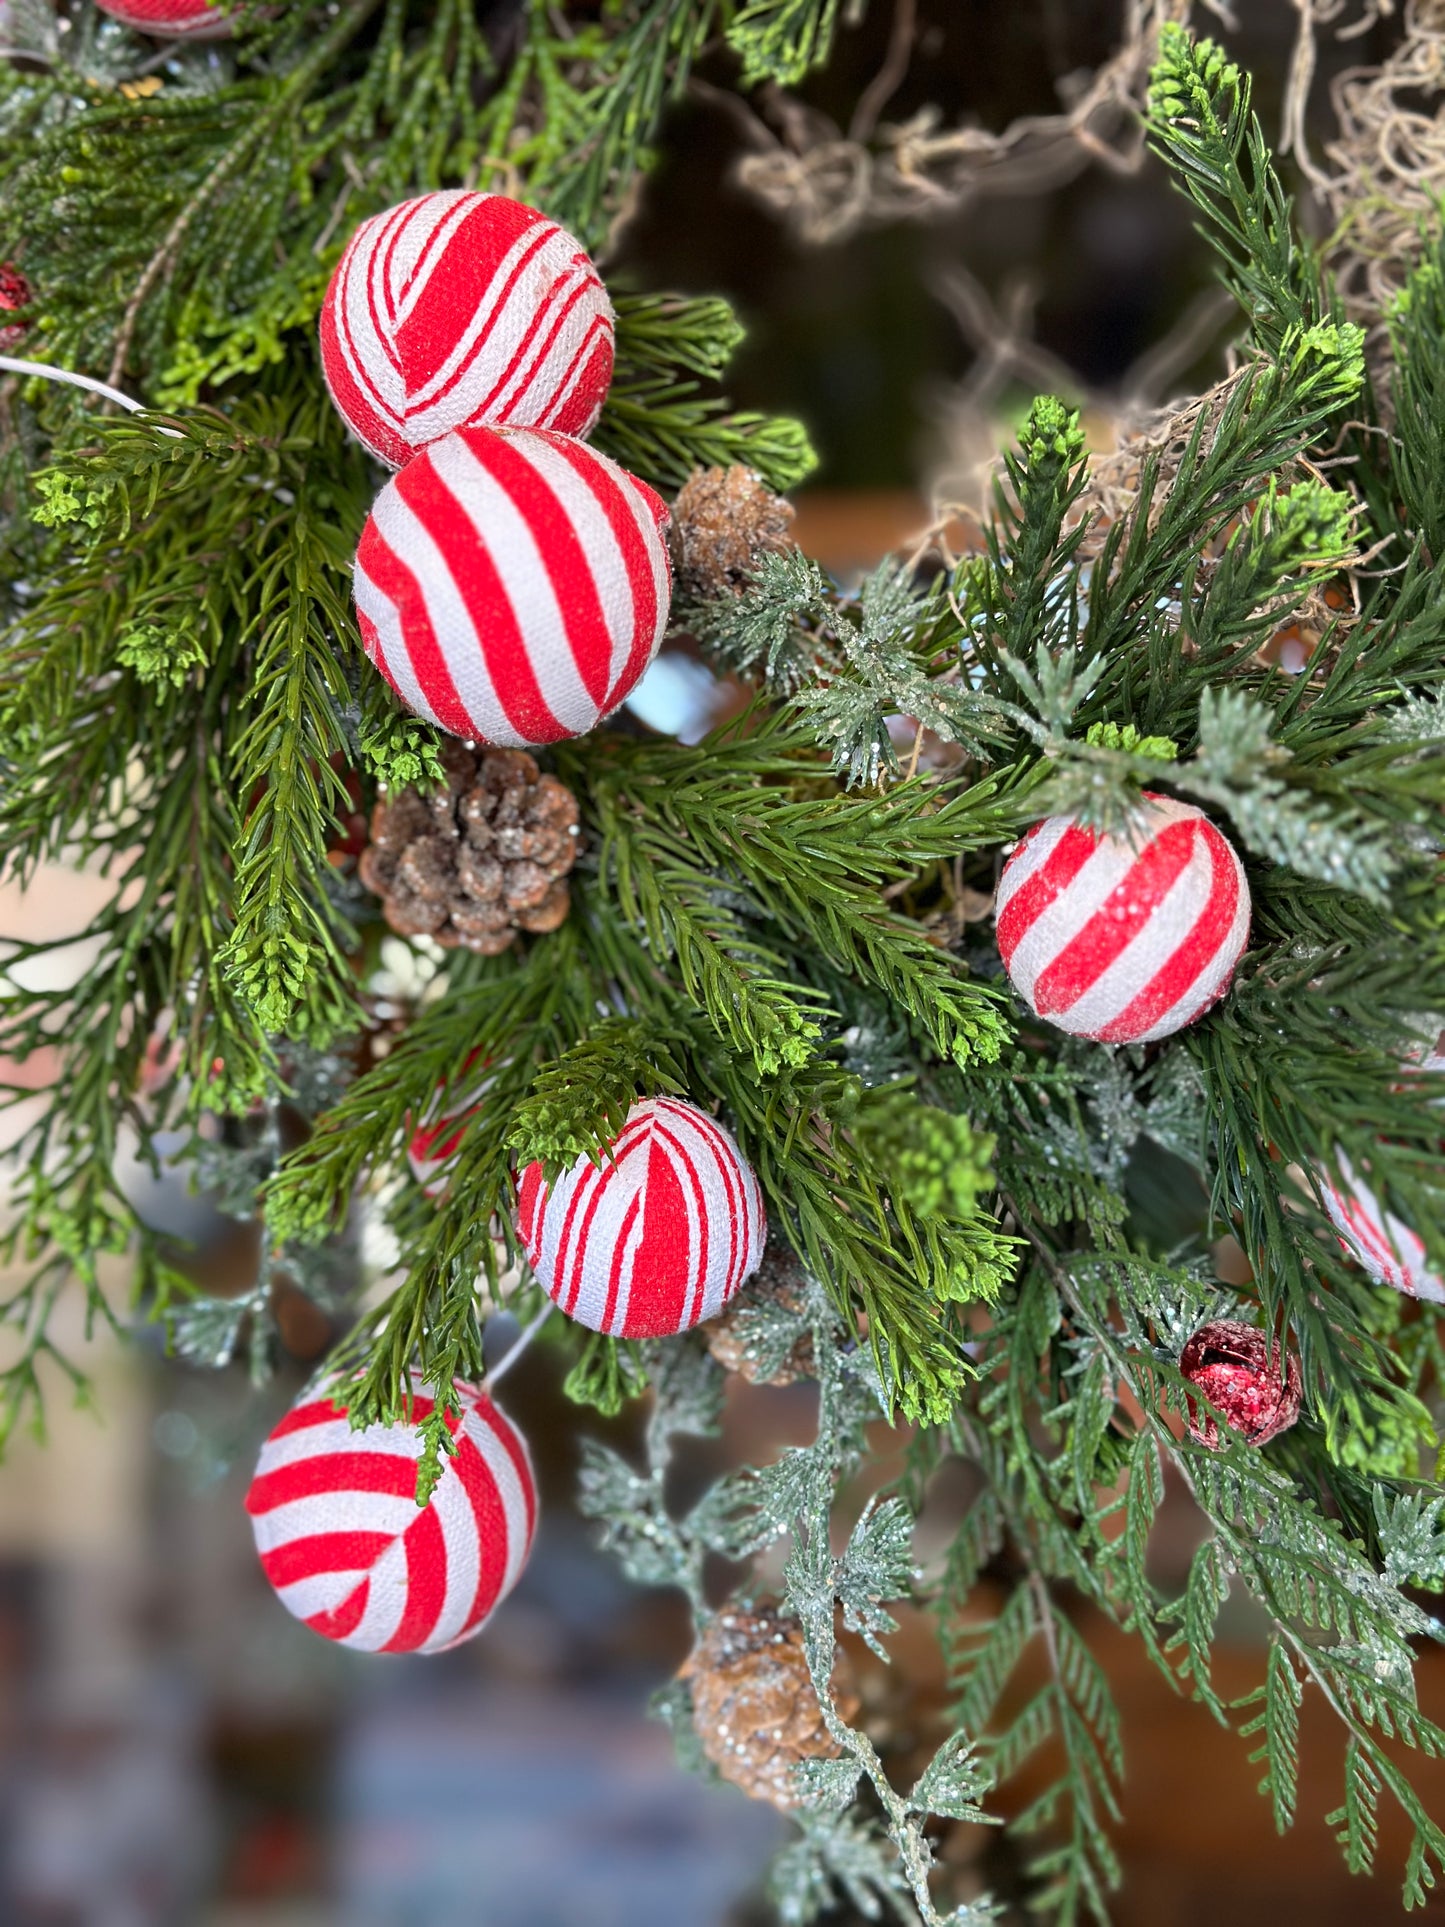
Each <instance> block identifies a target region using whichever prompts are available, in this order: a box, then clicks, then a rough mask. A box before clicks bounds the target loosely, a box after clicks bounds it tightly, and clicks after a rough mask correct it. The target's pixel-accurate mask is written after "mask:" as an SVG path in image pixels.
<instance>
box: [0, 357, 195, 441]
mask: <svg viewBox="0 0 1445 1927" xmlns="http://www.w3.org/2000/svg"><path fill="white" fill-rule="evenodd" d="M0 370H3V371H4V372H5V373H6V374H7V375H39V376H41V377H42V378H43V379H44V380H46V381H65V382H69V384H70V386H71V387H72V388H85V389H88V390H89V392H90V393H91V394H92V395H104V396H105V399H106V400H107V401H114V402H119V403H120V405H121V407H122V408H128V409H129V410H130V412H131V414H133V415H140V414H143V413H144V412H145V403H144V402H142V401H134V400H132V398H131V397H130V396H129V395H123V394H122V393H121V392H120V390H119V389H118V388H112V387H111V386H110V384H109V383H108V382H104V381H97V380H96V379H95V377H94V375H77V374H76V373H75V372H74V370H73V369H70V368H53V367H51V365H50V363H49V362H48V361H19V360H17V359H16V358H15V357H14V356H13V355H0ZM176 432H177V431H176V430H175V429H174V428H168V429H165V430H164V431H163V433H165V434H168V435H174V434H175V433H176Z"/></svg>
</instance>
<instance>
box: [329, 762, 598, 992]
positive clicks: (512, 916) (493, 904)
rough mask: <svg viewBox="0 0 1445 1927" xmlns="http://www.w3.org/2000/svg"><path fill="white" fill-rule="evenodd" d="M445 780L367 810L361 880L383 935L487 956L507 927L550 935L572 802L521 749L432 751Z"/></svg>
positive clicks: (569, 856)
mask: <svg viewBox="0 0 1445 1927" xmlns="http://www.w3.org/2000/svg"><path fill="white" fill-rule="evenodd" d="M441 761H442V768H443V770H444V771H445V772H446V783H445V786H444V787H443V788H441V789H438V790H436V791H434V792H432V793H431V794H430V795H427V796H422V795H420V794H419V793H418V792H417V791H416V790H414V789H404V790H399V791H398V792H397V793H396V795H394V796H389V797H386V798H385V799H384V800H383V801H381V802H379V803H378V804H377V806H376V808H375V810H374V811H373V812H372V818H371V843H370V846H369V847H368V848H367V849H366V850H365V851H364V852H363V854H362V858H361V863H360V875H361V880H362V882H363V883H364V884H365V885H366V887H367V889H368V890H372V891H374V892H375V893H376V895H377V896H379V897H380V898H381V902H382V910H383V912H384V914H385V916H386V920H387V922H388V923H389V924H390V925H391V927H392V929H393V930H395V931H397V932H398V934H399V935H401V936H403V937H415V936H428V937H434V938H435V939H436V941H437V942H438V943H439V944H443V945H445V946H446V947H447V948H448V949H451V948H455V947H456V946H457V945H459V944H460V945H461V946H463V947H464V948H465V949H467V950H475V951H477V952H478V953H479V954H480V955H481V956H484V957H494V956H496V955H497V954H498V953H499V952H501V951H503V950H505V949H506V948H507V947H508V946H509V945H510V944H512V943H514V942H515V941H516V936H517V932H518V931H519V930H530V931H546V930H555V929H556V928H557V927H558V925H559V924H561V923H562V922H563V921H564V919H565V918H566V915H567V909H568V901H569V899H568V894H567V885H566V882H565V881H564V879H565V877H566V875H567V872H568V871H569V870H570V869H571V868H572V865H573V864H574V863H575V862H576V860H577V849H578V831H577V799H576V797H575V796H573V794H572V792H571V791H570V790H569V789H568V788H567V786H566V785H565V784H564V783H559V782H558V780H557V778H556V777H555V776H543V775H541V774H540V772H539V771H538V769H537V765H536V763H535V762H534V761H533V760H532V758H531V757H530V756H529V755H528V754H527V752H526V751H525V750H517V749H470V748H469V747H468V746H467V745H466V744H465V743H460V742H448V743H445V744H444V745H443V746H442V750H441Z"/></svg>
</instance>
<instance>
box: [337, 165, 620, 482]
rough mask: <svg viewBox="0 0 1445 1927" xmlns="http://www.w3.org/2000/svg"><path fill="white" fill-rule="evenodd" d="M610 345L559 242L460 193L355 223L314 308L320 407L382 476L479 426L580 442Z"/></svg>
mask: <svg viewBox="0 0 1445 1927" xmlns="http://www.w3.org/2000/svg"><path fill="white" fill-rule="evenodd" d="M612 338H613V317H612V303H611V302H610V301H609V300H608V299H607V290H606V289H605V288H604V287H603V285H602V283H601V281H600V280H599V279H598V276H597V270H596V269H595V268H594V267H593V265H592V262H591V260H590V259H589V258H588V256H587V254H586V253H585V252H584V250H583V249H582V248H581V247H580V246H579V245H578V243H577V242H576V241H574V240H573V238H572V236H571V235H570V234H568V233H567V232H566V230H565V229H563V228H560V227H558V225H557V223H556V222H555V221H549V220H548V219H547V217H546V215H545V214H540V213H538V211H537V209H536V208H534V207H526V206H524V205H523V203H522V202H521V201H514V200H511V199H510V198H509V197H508V196H507V195H505V194H475V193H471V192H468V191H467V190H465V189H462V188H449V189H445V190H443V191H442V192H439V193H436V194H423V195H421V196H419V198H418V199H416V200H414V201H403V202H402V203H401V204H400V206H398V207H393V208H388V209H387V211H386V212H385V213H384V214H375V215H373V216H372V217H371V219H370V220H369V221H363V222H362V224H361V226H360V227H359V228H358V229H357V230H356V232H355V234H354V235H353V236H352V237H351V242H350V245H349V246H348V247H347V250H346V252H345V254H343V255H342V257H341V260H340V261H339V262H338V263H337V267H336V272H335V274H333V275H332V277H331V285H330V286H329V287H328V289H327V291H326V299H325V301H324V302H323V304H322V308H321V366H322V370H323V372H324V374H325V376H326V385H327V387H328V388H329V389H330V390H331V398H332V400H333V401H334V402H335V403H336V406H337V408H338V409H339V410H340V411H341V413H342V415H343V416H344V418H345V420H346V422H347V425H348V426H349V427H350V428H351V430H352V431H353V433H354V434H355V435H356V436H357V437H358V439H359V440H360V441H362V442H363V443H364V444H365V445H366V447H367V448H369V449H370V450H371V452H372V453H373V454H374V455H378V456H380V458H381V459H382V461H384V462H389V463H390V464H391V466H392V467H393V468H400V467H401V465H402V464H403V463H404V462H407V461H409V460H410V459H411V457H412V455H413V454H414V453H415V451H416V450H417V449H419V448H425V447H426V446H427V444H428V443H429V442H434V441H435V440H436V439H437V438H438V436H441V435H445V434H447V433H448V432H449V431H450V430H451V429H453V428H462V427H466V426H471V425H475V424H477V423H482V422H485V423H489V424H491V425H493V426H495V425H498V424H503V423H506V424H510V425H511V426H513V427H515V428H555V429H558V430H559V431H560V432H561V433H562V434H564V435H587V434H590V432H591V430H592V428H593V427H594V426H595V424H596V421H597V417H598V415H599V414H600V413H601V411H602V404H603V402H604V400H605V399H606V397H607V387H608V383H609V382H610V381H611V379H612Z"/></svg>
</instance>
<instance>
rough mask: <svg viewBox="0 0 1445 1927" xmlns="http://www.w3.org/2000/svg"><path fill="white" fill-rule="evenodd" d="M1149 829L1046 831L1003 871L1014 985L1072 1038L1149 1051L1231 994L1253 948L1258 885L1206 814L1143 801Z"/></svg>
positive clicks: (1156, 799)
mask: <svg viewBox="0 0 1445 1927" xmlns="http://www.w3.org/2000/svg"><path fill="white" fill-rule="evenodd" d="M1143 800H1144V805H1145V811H1144V816H1143V822H1142V826H1141V828H1140V829H1139V830H1138V832H1137V833H1136V835H1135V837H1134V838H1133V840H1132V841H1131V840H1130V839H1129V838H1127V837H1116V836H1103V835H1100V834H1099V833H1098V832H1096V831H1094V830H1087V829H1084V828H1082V827H1081V826H1080V825H1079V824H1078V823H1076V822H1075V821H1074V819H1073V818H1072V817H1068V816H1050V817H1047V818H1046V819H1045V820H1044V821H1043V822H1042V823H1039V824H1037V825H1036V826H1035V827H1034V828H1033V829H1032V830H1030V831H1029V833H1028V835H1027V836H1026V837H1025V838H1024V840H1023V842H1022V843H1020V845H1019V846H1018V848H1017V849H1016V850H1015V851H1014V853H1013V855H1012V856H1011V857H1010V858H1009V860H1008V862H1007V864H1005V866H1004V871H1003V875H1002V877H1001V878H1000V879H999V887H998V900H997V905H996V915H997V918H998V947H999V950H1000V952H1001V953H1002V956H1003V961H1004V968H1005V969H1006V970H1007V971H1008V974H1009V977H1010V979H1011V980H1012V982H1013V986H1014V988H1015V990H1017V991H1018V993H1019V995H1020V996H1021V997H1022V998H1023V1000H1024V1002H1025V1003H1026V1004H1027V1005H1028V1006H1029V1008H1030V1009H1031V1010H1033V1011H1034V1012H1035V1013H1036V1014H1037V1015H1038V1016H1040V1017H1044V1018H1047V1020H1048V1021H1049V1023H1051V1024H1054V1025H1056V1026H1057V1027H1058V1028H1059V1029H1060V1030H1065V1031H1068V1032H1069V1033H1070V1035H1071V1036H1074V1037H1088V1038H1092V1039H1094V1040H1095V1041H1096V1042H1099V1043H1107V1044H1147V1043H1150V1042H1151V1041H1152V1040H1153V1039H1154V1038H1156V1037H1168V1036H1169V1035H1170V1034H1171V1033H1172V1032H1174V1031H1176V1030H1182V1029H1183V1027H1184V1026H1185V1025H1186V1024H1192V1023H1193V1022H1194V1020H1195V1018H1196V1017H1199V1016H1202V1015H1203V1013H1204V1012H1205V1011H1206V1010H1208V1008H1209V1006H1210V1005H1211V1004H1212V1003H1214V1002H1215V1001H1216V1000H1217V999H1218V998H1220V997H1222V996H1223V995H1224V993H1225V991H1226V990H1227V989H1228V988H1229V984H1230V979H1231V978H1232V977H1233V975H1234V966H1235V965H1236V963H1238V961H1239V959H1240V956H1241V955H1242V953H1243V951H1244V946H1245V944H1246V942H1247V941H1248V939H1249V886H1248V884H1247V883H1246V881H1245V876H1244V869H1243V866H1242V865H1241V864H1240V861H1239V858H1238V857H1237V856H1236V855H1235V852H1234V849H1233V846H1232V845H1231V844H1230V843H1229V842H1228V840H1227V839H1226V838H1225V837H1223V836H1221V834H1220V833H1219V831H1218V830H1217V829H1215V827H1214V825H1213V824H1212V823H1211V822H1210V821H1209V819H1208V817H1206V816H1205V814H1204V812H1203V811H1202V810H1197V809H1195V807H1194V805H1193V804H1192V803H1179V802H1176V801H1175V800H1174V799H1173V798H1172V797H1167V796H1157V795H1154V794H1153V793H1152V792H1150V791H1146V792H1145V794H1144V799H1143Z"/></svg>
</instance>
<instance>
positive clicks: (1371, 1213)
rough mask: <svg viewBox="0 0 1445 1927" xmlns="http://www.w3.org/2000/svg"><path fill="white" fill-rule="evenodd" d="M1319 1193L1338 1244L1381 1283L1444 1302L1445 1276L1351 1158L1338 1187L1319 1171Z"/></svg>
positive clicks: (1343, 1163) (1344, 1162) (1345, 1160)
mask: <svg viewBox="0 0 1445 1927" xmlns="http://www.w3.org/2000/svg"><path fill="white" fill-rule="evenodd" d="M1317 1175H1318V1177H1319V1180H1320V1192H1321V1196H1322V1197H1323V1199H1324V1206H1325V1210H1326V1211H1327V1212H1328V1213H1329V1215H1330V1222H1331V1223H1332V1224H1333V1225H1334V1227H1335V1230H1336V1231H1338V1232H1339V1234H1340V1244H1341V1246H1342V1247H1343V1249H1344V1250H1345V1251H1347V1252H1348V1253H1349V1255H1350V1256H1351V1257H1352V1258H1354V1259H1356V1260H1357V1261H1358V1262H1359V1263H1360V1264H1362V1265H1363V1266H1364V1268H1365V1270H1366V1271H1368V1272H1369V1274H1370V1276H1371V1277H1372V1278H1373V1279H1374V1280H1375V1282H1376V1284H1379V1285H1391V1286H1393V1287H1394V1289H1395V1290H1396V1291H1403V1292H1408V1293H1409V1295H1410V1296H1411V1297H1412V1298H1430V1299H1433V1300H1434V1301H1435V1302H1436V1303H1437V1304H1445V1278H1441V1276H1440V1275H1439V1273H1438V1272H1436V1271H1434V1270H1433V1269H1432V1268H1431V1266H1430V1263H1429V1261H1428V1259H1427V1257H1426V1253H1425V1244H1424V1240H1423V1239H1422V1238H1419V1237H1417V1236H1416V1234H1415V1233H1414V1232H1413V1231H1412V1230H1411V1229H1410V1227H1409V1226H1408V1225H1407V1224H1402V1223H1401V1221H1400V1219H1398V1218H1397V1217H1396V1216H1395V1214H1394V1212H1393V1211H1387V1210H1386V1209H1385V1207H1384V1206H1383V1205H1382V1204H1381V1203H1380V1200H1379V1199H1378V1198H1377V1197H1376V1196H1375V1194H1374V1192H1373V1191H1372V1190H1371V1189H1370V1187H1369V1186H1368V1185H1367V1184H1366V1183H1365V1181H1364V1180H1363V1178H1361V1177H1360V1175H1359V1173H1358V1172H1357V1171H1356V1170H1355V1168H1354V1166H1353V1165H1352V1164H1351V1163H1350V1161H1349V1159H1348V1158H1347V1157H1344V1156H1343V1155H1341V1157H1340V1169H1339V1175H1340V1178H1341V1180H1342V1182H1341V1183H1340V1184H1339V1185H1335V1184H1333V1183H1331V1181H1330V1179H1329V1178H1328V1177H1326V1176H1325V1174H1324V1172H1323V1171H1321V1172H1319V1173H1318V1174H1317Z"/></svg>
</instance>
